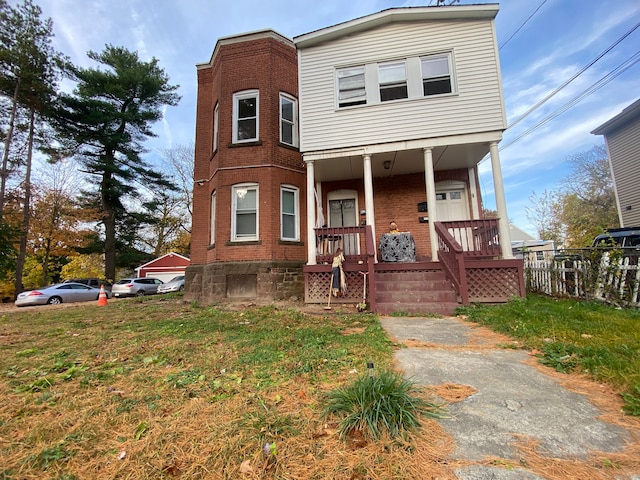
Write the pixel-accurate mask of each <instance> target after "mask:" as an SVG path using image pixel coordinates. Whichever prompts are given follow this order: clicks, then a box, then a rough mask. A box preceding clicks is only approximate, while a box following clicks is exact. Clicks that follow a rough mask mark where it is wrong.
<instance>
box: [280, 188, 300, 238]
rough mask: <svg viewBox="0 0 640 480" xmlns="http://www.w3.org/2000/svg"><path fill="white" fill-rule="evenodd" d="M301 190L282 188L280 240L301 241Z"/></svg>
mask: <svg viewBox="0 0 640 480" xmlns="http://www.w3.org/2000/svg"><path fill="white" fill-rule="evenodd" d="M298 192H299V190H298V189H297V188H296V187H290V186H282V187H281V188H280V238H281V239H282V240H288V241H296V242H297V241H299V240H300V220H299V218H300V214H299V208H298V204H299V193H298Z"/></svg>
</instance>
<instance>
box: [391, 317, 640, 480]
mask: <svg viewBox="0 0 640 480" xmlns="http://www.w3.org/2000/svg"><path fill="white" fill-rule="evenodd" d="M381 322H382V326H383V327H384V329H385V330H386V331H387V332H388V334H389V335H390V336H391V337H392V338H394V339H395V340H397V341H398V342H405V341H410V342H408V345H409V348H403V349H400V350H398V351H397V352H396V354H395V359H396V361H397V362H398V364H399V366H400V368H402V369H403V370H404V372H405V373H406V376H407V377H410V378H411V379H412V380H414V381H415V382H416V383H417V384H419V385H441V384H447V383H451V384H457V385H466V386H470V387H472V388H473V389H475V390H476V391H477V392H476V393H474V394H472V395H470V396H468V397H467V398H466V399H464V400H463V401H460V402H457V403H451V404H449V405H448V406H447V414H448V417H449V418H445V419H442V420H440V422H441V424H442V425H443V426H444V428H445V429H446V430H447V432H448V433H449V434H450V435H451V436H452V437H453V439H454V441H455V444H456V449H455V451H454V452H453V454H452V455H451V459H456V460H468V461H481V460H483V459H486V458H488V457H493V458H495V457H497V458H499V459H507V460H513V461H514V465H516V466H518V467H517V468H513V469H506V468H499V467H488V466H483V465H472V466H470V467H464V468H461V469H459V470H457V471H456V475H457V476H458V478H459V479H461V480H476V479H498V480H515V479H525V480H538V479H543V478H544V477H541V476H539V475H537V474H534V473H532V472H530V471H527V470H525V469H524V468H520V467H519V465H520V463H519V461H518V456H517V454H516V451H515V448H514V446H513V443H514V441H516V439H517V438H518V436H519V435H523V436H526V438H530V439H532V440H536V441H539V442H540V444H539V447H538V449H539V451H540V452H544V455H545V456H547V457H556V458H574V459H584V458H586V457H587V455H588V453H589V452H590V451H601V452H620V451H621V450H622V449H623V448H624V446H625V444H626V442H629V441H631V440H632V436H631V434H630V432H628V431H627V430H625V429H623V428H622V427H619V426H616V425H612V424H609V423H606V422H604V421H602V420H600V419H599V418H598V417H599V416H600V415H601V414H602V412H600V411H599V410H598V409H597V408H596V407H595V406H594V405H593V404H591V403H590V402H589V401H588V399H587V398H586V397H585V396H584V395H581V394H578V393H574V392H571V391H569V390H567V389H566V388H564V387H562V386H561V385H560V384H559V383H558V382H557V380H556V379H555V378H553V377H552V376H549V375H546V374H544V373H541V371H539V370H537V369H536V368H534V367H533V366H530V365H527V364H526V363H524V362H525V360H526V359H527V358H529V354H528V352H525V351H522V350H513V349H504V348H501V347H500V346H499V345H496V344H495V340H493V339H491V338H490V336H483V335H479V333H478V332H479V331H480V330H479V328H482V327H476V326H473V325H471V324H469V323H466V322H464V321H463V320H460V319H457V318H443V319H427V318H415V317H412V318H407V317H402V318H397V317H382V318H381ZM594 385H595V384H594ZM520 438H522V437H520ZM612 474H615V471H612ZM611 478H632V479H633V480H640V472H634V475H632V476H631V477H629V476H619V477H611ZM585 480H588V479H585Z"/></svg>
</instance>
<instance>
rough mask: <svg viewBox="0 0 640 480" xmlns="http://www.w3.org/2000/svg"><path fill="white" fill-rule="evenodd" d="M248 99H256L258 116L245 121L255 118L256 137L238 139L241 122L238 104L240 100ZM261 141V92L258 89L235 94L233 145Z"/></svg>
mask: <svg viewBox="0 0 640 480" xmlns="http://www.w3.org/2000/svg"><path fill="white" fill-rule="evenodd" d="M247 98H255V99H256V115H255V117H246V118H244V119H250V118H255V121H256V135H255V137H252V138H243V139H239V138H238V122H239V121H240V120H241V119H240V118H239V117H238V115H239V112H238V110H239V108H238V104H239V102H240V100H245V99H247ZM259 139H260V92H259V90H257V89H251V90H243V91H241V92H236V93H234V94H233V143H251V142H257V141H258V140H259Z"/></svg>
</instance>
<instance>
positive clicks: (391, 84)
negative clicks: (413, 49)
mask: <svg viewBox="0 0 640 480" xmlns="http://www.w3.org/2000/svg"><path fill="white" fill-rule="evenodd" d="M400 65H402V67H403V70H404V79H403V80H402V81H392V82H382V81H381V80H380V69H381V68H385V67H394V66H400ZM377 67H378V93H379V95H380V103H385V102H392V101H394V100H406V99H407V98H409V84H408V79H407V61H406V60H398V61H394V62H383V63H378V64H377ZM402 86H404V89H405V91H404V97H398V98H389V99H387V100H383V99H382V91H383V90H388V89H391V88H397V87H402Z"/></svg>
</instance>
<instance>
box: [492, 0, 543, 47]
mask: <svg viewBox="0 0 640 480" xmlns="http://www.w3.org/2000/svg"><path fill="white" fill-rule="evenodd" d="M545 3H547V0H542V3H541V4H540V5H538V8H536V9H535V10H534V12H533V13H532V14H531V15H529V17H528V18H527V19H526V20H525V21H524V22H522V25H520V26H519V27H518V28H517V30H516V31H515V32H513V33H512V34H511V36H510V37H509V38H507V40H506V41H505V42H504V43H503V44H502V45H500V46H499V47H498V50H501V49H502V47H504V46H505V45H506V44H507V43H509V41H511V39H512V38H513V37H515V36H516V34H517V33H518V32H519V31H520V30H522V27H524V26H525V25H526V24H527V22H529V20H531V18H532V17H533V16H534V15H535V14H536V13H538V10H540V9H541V8H542V6H543V5H544V4H545Z"/></svg>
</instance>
